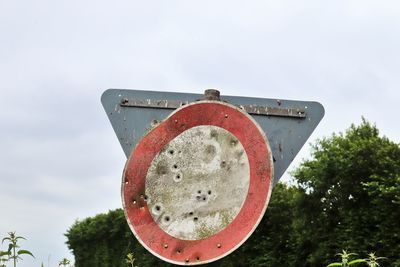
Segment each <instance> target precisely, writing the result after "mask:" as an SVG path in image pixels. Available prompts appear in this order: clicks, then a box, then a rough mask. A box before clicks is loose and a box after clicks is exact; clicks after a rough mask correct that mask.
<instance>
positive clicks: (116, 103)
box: [101, 89, 324, 184]
mask: <svg viewBox="0 0 400 267" xmlns="http://www.w3.org/2000/svg"><path fill="white" fill-rule="evenodd" d="M202 98H203V95H202V94H188V93H173V92H157V91H141V90H126V89H108V90H106V91H105V92H104V93H103V95H102V96H101V102H102V104H103V107H104V109H105V111H106V113H107V116H108V118H109V119H110V122H111V124H112V126H113V128H114V131H115V133H116V135H117V137H118V140H119V142H120V143H121V146H122V149H123V150H124V153H125V155H126V157H129V155H130V153H131V151H132V149H134V148H135V146H136V143H137V142H138V141H139V140H140V139H141V138H142V136H144V134H145V133H146V132H147V131H149V130H150V129H151V128H152V127H153V125H154V123H155V122H157V121H158V122H159V121H162V120H163V119H164V118H166V117H167V116H168V115H169V114H170V113H171V112H172V111H173V109H171V106H173V105H170V104H168V103H179V102H182V103H187V102H189V103H190V102H194V101H196V100H199V99H202ZM221 100H222V101H226V102H228V103H231V104H233V105H237V106H245V107H250V109H254V107H258V108H259V107H266V109H262V110H264V113H265V114H263V115H257V114H254V113H256V112H253V114H251V115H252V117H253V118H254V119H255V120H256V121H257V122H258V124H259V125H260V126H261V128H262V129H263V130H264V132H265V133H266V135H267V137H268V140H269V143H270V146H271V150H272V155H273V157H274V184H276V183H277V182H278V181H279V179H280V178H281V177H282V175H283V173H284V172H285V170H286V169H287V168H288V167H289V165H290V163H291V162H292V161H293V159H294V157H295V156H296V155H297V153H298V152H299V151H300V149H301V147H302V146H303V145H304V144H305V142H306V141H307V139H308V137H309V136H310V135H311V133H312V132H313V131H314V129H315V128H316V127H317V125H318V123H319V122H320V121H321V119H322V117H323V116H324V108H323V106H322V105H321V104H320V103H318V102H312V101H297V100H278V99H268V98H254V97H241V96H225V95H222V96H221ZM124 103H126V105H125V104H124ZM130 103H134V104H138V105H129V104H130ZM147 103H149V104H151V103H159V104H160V107H156V106H154V105H153V107H146V104H147ZM166 107H168V108H166ZM254 111H256V110H254ZM265 111H271V112H265ZM293 111H299V113H298V114H301V116H292V115H293ZM199 116H201V114H199ZM243 130H244V131H245V130H246V129H243Z"/></svg>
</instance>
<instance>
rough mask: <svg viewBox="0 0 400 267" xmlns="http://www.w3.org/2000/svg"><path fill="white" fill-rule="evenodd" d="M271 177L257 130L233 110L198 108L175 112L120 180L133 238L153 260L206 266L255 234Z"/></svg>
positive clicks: (214, 104)
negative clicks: (157, 258) (145, 249)
mask: <svg viewBox="0 0 400 267" xmlns="http://www.w3.org/2000/svg"><path fill="white" fill-rule="evenodd" d="M243 129H246V130H245V131H244V130H243ZM272 175H273V162H272V154H271V150H270V148H269V145H268V141H267V139H266V136H265V134H264V132H263V131H262V129H261V128H260V127H259V126H258V124H257V123H256V122H255V121H254V120H253V119H252V118H251V117H250V116H249V115H248V114H247V113H245V112H244V111H242V110H241V109H239V108H237V107H235V106H233V105H230V104H227V103H223V102H220V101H208V100H205V101H199V102H195V103H192V104H188V105H185V106H183V107H181V108H179V109H177V110H176V111H175V112H173V113H172V114H171V115H170V116H168V118H166V119H165V120H164V121H163V122H161V123H160V124H159V125H157V126H156V127H155V128H153V129H152V130H151V131H150V132H148V133H147V134H146V135H145V136H144V137H143V138H142V139H141V140H140V142H139V143H138V144H137V146H136V148H135V149H134V151H133V152H132V154H131V156H130V158H129V159H128V162H127V164H126V167H125V171H124V175H123V185H122V194H123V206H124V210H125V212H126V217H127V219H128V222H129V225H130V227H131V229H132V231H133V232H134V234H135V236H136V237H137V238H138V240H139V241H140V242H141V243H142V244H143V246H145V247H146V248H147V249H148V250H149V251H150V252H152V253H153V254H154V255H156V256H157V257H159V258H161V259H164V260H165V261H168V262H171V263H175V264H189V265H194V264H204V263H208V262H211V261H215V260H217V259H219V258H221V257H223V256H225V255H227V254H229V253H230V252H232V251H233V250H235V249H236V248H237V247H238V246H240V245H241V244H242V243H243V242H244V241H245V240H246V239H247V238H248V237H249V236H250V234H251V233H252V232H253V231H254V230H255V228H256V226H257V225H258V223H259V222H260V220H261V219H262V217H263V215H264V212H265V209H266V208H267V204H268V200H269V197H270V194H271V189H272V184H271V183H272V181H273V180H272Z"/></svg>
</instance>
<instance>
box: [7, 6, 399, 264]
mask: <svg viewBox="0 0 400 267" xmlns="http://www.w3.org/2000/svg"><path fill="white" fill-rule="evenodd" d="M107 88H132V89H143V90H146V89H147V90H159V91H178V92H191V93H202V92H203V90H204V89H205V88H218V89H219V90H220V91H221V92H222V93H223V94H227V95H242V96H254V97H265V98H279V99H296V100H315V101H319V102H320V103H322V104H323V105H324V106H325V112H326V113H325V118H324V119H323V121H322V122H321V124H320V125H319V127H318V128H317V129H316V130H315V132H314V134H313V135H312V136H311V138H310V139H309V141H310V142H312V141H313V140H315V139H317V138H321V137H323V136H328V135H330V134H331V133H332V132H338V131H344V130H345V129H346V128H348V127H349V126H350V124H351V123H360V121H361V116H365V117H366V118H367V119H368V120H369V121H371V122H373V123H376V124H377V126H378V128H379V129H380V130H381V133H382V134H384V135H386V136H388V137H389V138H390V139H392V140H394V141H396V142H399V141H400V123H399V122H400V121H399V101H400V2H399V1H397V0H393V1H369V0H346V1H340V0H338V1H319V0H315V1H307V0H306V1H287V0H279V1H267V0H263V1H232V0H231V1H225V0H219V1H207V0H206V1H205V0H203V1H187V0H186V1H132V0H131V1H99V0H97V1H77V0H69V1H54V0H48V1H43V0H42V1H5V0H3V1H1V0H0V108H1V112H0V127H1V128H0V129H1V131H0V210H1V213H0V214H1V215H0V236H4V235H6V233H7V232H8V231H17V232H18V233H19V234H21V235H23V236H25V237H27V238H28V241H25V242H22V243H21V245H22V246H23V247H24V248H26V249H29V250H31V251H32V252H33V253H34V254H35V255H36V260H33V259H30V258H27V257H25V260H24V263H23V264H21V265H20V266H21V267H32V266H40V263H41V262H42V261H43V262H44V263H45V264H46V265H45V266H47V262H48V258H49V257H50V263H51V265H50V266H57V265H58V264H57V262H58V261H59V260H60V259H61V258H62V257H68V258H72V256H71V255H70V254H69V252H68V249H67V247H66V245H65V244H64V242H65V241H66V239H65V237H64V236H63V234H64V233H65V232H66V230H67V229H68V228H69V227H70V226H71V224H72V223H73V222H74V221H75V220H76V219H83V218H85V217H87V216H93V215H95V214H97V213H100V212H106V211H108V210H109V209H115V208H118V207H121V200H120V177H121V173H122V169H123V166H124V163H125V160H126V159H125V156H124V154H123V152H122V149H121V148H120V146H119V143H118V141H117V138H116V137H115V135H114V132H113V130H112V127H111V125H110V123H109V121H108V119H107V117H106V114H105V112H104V111H103V109H102V106H101V103H100V96H101V94H102V92H103V91H104V90H106V89H107ZM308 155H309V149H308V145H306V146H304V147H303V150H302V151H301V153H300V154H299V155H298V157H297V158H296V160H295V162H294V163H293V164H292V165H291V167H290V169H293V168H294V167H295V166H298V164H299V162H300V159H301V158H304V157H307V156H308ZM267 212H268V211H267ZM0 249H1V248H0ZM2 249H5V246H3V247H2Z"/></svg>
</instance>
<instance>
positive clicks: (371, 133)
mask: <svg viewBox="0 0 400 267" xmlns="http://www.w3.org/2000/svg"><path fill="white" fill-rule="evenodd" d="M292 175H293V181H294V185H292V186H289V185H285V184H278V185H276V186H275V188H274V190H273V193H272V197H271V201H270V204H269V206H268V209H267V212H266V215H265V216H264V218H263V220H262V221H261V223H260V225H259V226H258V228H257V229H256V231H255V232H254V233H253V235H252V236H251V237H250V238H249V239H248V240H247V241H246V242H245V243H244V245H242V246H241V247H240V248H239V249H237V250H236V251H235V252H234V253H232V254H231V255H229V256H228V257H225V258H223V259H222V260H219V261H217V262H215V263H212V264H209V266H228V267H230V266H310V267H314V266H326V265H328V264H329V263H330V262H334V261H335V255H337V252H339V251H342V250H348V251H353V252H357V253H358V254H359V255H367V254H368V253H370V254H371V252H376V255H379V256H383V257H385V259H386V260H384V261H382V262H381V263H380V265H381V266H400V258H399V252H400V224H399V222H400V147H399V144H396V143H394V142H392V141H390V140H388V139H387V138H386V137H381V136H380V135H379V131H378V129H377V128H376V126H374V125H371V124H370V123H368V122H367V121H365V120H363V122H362V123H361V124H360V125H358V126H355V125H352V126H351V127H350V128H349V129H348V130H347V131H346V132H345V133H340V134H333V135H332V136H330V137H328V138H324V139H322V140H319V141H317V142H316V143H315V144H314V145H313V146H312V155H311V158H310V159H308V160H305V161H303V163H302V164H301V165H300V166H299V167H298V168H297V170H295V171H294V172H293V174H292ZM66 236H67V237H68V242H67V243H68V246H69V247H70V248H71V249H72V251H73V253H74V255H75V261H76V267H83V266H84V267H91V266H105V267H112V266H125V264H126V262H125V259H126V255H127V254H128V253H129V252H132V251H133V252H134V255H135V264H137V265H138V266H172V265H168V264H166V263H164V262H162V261H160V260H158V259H157V258H156V257H154V256H152V255H151V254H150V253H149V252H147V251H146V250H145V249H144V248H143V247H142V246H141V245H140V244H139V243H138V242H137V241H136V239H135V238H134V236H133V234H132V233H131V231H130V229H129V228H128V226H127V223H126V220H125V218H124V214H123V211H122V210H115V211H110V212H109V213H108V214H101V215H97V216H95V217H93V218H87V219H85V220H83V221H79V222H76V223H75V224H74V225H73V226H72V227H71V228H70V229H69V230H68V232H67V234H66ZM354 264H355V263H354ZM360 266H362V265H360Z"/></svg>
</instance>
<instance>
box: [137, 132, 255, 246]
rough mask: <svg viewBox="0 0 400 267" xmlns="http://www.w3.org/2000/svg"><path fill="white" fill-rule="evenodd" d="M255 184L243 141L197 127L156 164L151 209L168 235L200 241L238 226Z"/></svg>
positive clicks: (150, 180)
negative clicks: (230, 227)
mask: <svg viewBox="0 0 400 267" xmlns="http://www.w3.org/2000/svg"><path fill="white" fill-rule="evenodd" d="M249 182H250V167H249V160H248V158H247V153H246V151H245V149H244V148H243V145H242V144H241V143H240V141H239V140H238V139H237V138H236V137H235V136H234V135H233V134H231V133H230V132H228V131H227V130H225V129H223V128H221V127H217V126H212V125H201V126H195V127H193V128H190V129H188V130H186V131H184V132H182V133H181V134H180V135H178V136H177V137H175V138H174V139H173V140H171V141H170V142H169V143H168V144H167V145H166V146H165V147H164V148H163V149H162V150H161V151H160V152H159V153H158V154H157V155H156V157H155V158H154V159H153V161H152V162H151V165H150V168H149V170H148V173H147V176H146V191H145V192H146V197H147V205H148V207H149V210H150V213H151V216H152V217H153V219H154V221H156V222H157V224H158V226H159V227H160V228H161V229H162V230H164V231H165V232H166V233H168V234H170V235H171V236H173V237H176V238H179V239H182V240H199V239H203V238H207V237H210V236H212V235H214V234H216V233H218V232H220V231H221V230H223V229H224V228H225V227H226V226H228V225H229V224H230V223H231V222H232V220H233V219H234V218H235V217H236V216H237V214H238V213H239V211H240V209H241V208H242V206H243V203H244V201H245V198H246V196H247V192H248V189H249Z"/></svg>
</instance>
